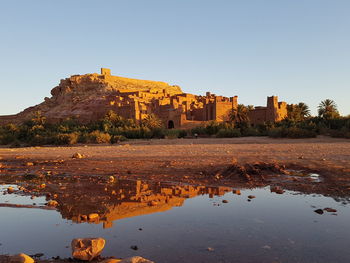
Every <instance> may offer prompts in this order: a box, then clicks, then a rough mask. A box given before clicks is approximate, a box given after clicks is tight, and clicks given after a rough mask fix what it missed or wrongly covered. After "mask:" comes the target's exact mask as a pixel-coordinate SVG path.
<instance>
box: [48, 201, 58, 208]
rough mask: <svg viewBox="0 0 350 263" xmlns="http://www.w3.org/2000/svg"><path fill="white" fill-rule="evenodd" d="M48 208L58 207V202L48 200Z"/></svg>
mask: <svg viewBox="0 0 350 263" xmlns="http://www.w3.org/2000/svg"><path fill="white" fill-rule="evenodd" d="M47 205H48V206H52V207H56V206H58V202H57V201H56V200H50V201H49V202H47Z"/></svg>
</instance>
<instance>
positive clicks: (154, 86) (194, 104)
mask: <svg viewBox="0 0 350 263" xmlns="http://www.w3.org/2000/svg"><path fill="white" fill-rule="evenodd" d="M51 95H52V97H51V98H45V101H44V102H42V103H41V104H39V105H36V106H33V107H30V108H27V109H25V110H24V111H22V112H20V113H18V114H15V115H8V116H0V124H1V123H2V124H4V123H10V122H15V123H18V122H21V121H24V120H27V119H30V118H31V116H32V115H33V113H34V112H36V111H40V112H41V113H42V115H43V116H45V117H46V118H47V120H48V121H50V122H58V121H62V120H64V119H66V118H71V117H74V118H76V119H77V120H78V121H80V122H81V123H88V122H91V121H95V120H98V119H101V118H103V117H104V115H105V114H106V113H107V112H108V111H110V110H112V111H114V112H115V113H117V114H118V115H120V116H122V117H124V118H128V119H134V120H135V121H141V120H142V119H144V118H145V117H147V116H148V115H149V114H155V115H156V116H158V117H159V118H160V119H161V120H162V121H163V123H164V124H165V125H166V127H167V128H169V129H171V128H190V127H194V126H197V125H200V124H203V123H205V122H208V121H217V122H225V121H229V116H230V113H231V112H232V111H233V110H234V109H235V108H237V106H238V97H237V96H234V97H230V98H228V97H223V96H216V95H215V94H211V93H210V92H207V93H206V95H205V96H200V95H193V94H189V93H184V92H182V90H181V88H180V87H179V86H176V85H173V86H171V85H169V84H167V83H165V82H160V81H149V80H137V79H129V78H124V77H119V76H113V75H111V70H110V69H107V68H101V74H97V73H93V74H85V75H73V76H71V77H69V78H66V79H62V80H61V82H60V84H59V85H58V86H57V87H55V88H53V89H52V90H51ZM286 117H287V103H286V102H279V101H278V97H277V96H271V97H267V105H266V106H264V107H262V106H258V107H254V108H253V109H252V110H250V111H249V119H250V122H251V124H252V125H258V124H262V123H266V122H279V121H281V120H283V119H284V118H286Z"/></svg>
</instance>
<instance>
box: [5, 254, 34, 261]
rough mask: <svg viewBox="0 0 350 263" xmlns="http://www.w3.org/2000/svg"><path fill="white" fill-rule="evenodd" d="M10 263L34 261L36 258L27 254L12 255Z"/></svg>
mask: <svg viewBox="0 0 350 263" xmlns="http://www.w3.org/2000/svg"><path fill="white" fill-rule="evenodd" d="M10 263H34V259H32V258H31V257H30V256H28V255H26V254H23V253H21V254H18V255H14V256H10Z"/></svg>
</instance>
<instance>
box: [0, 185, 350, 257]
mask: <svg viewBox="0 0 350 263" xmlns="http://www.w3.org/2000/svg"><path fill="white" fill-rule="evenodd" d="M248 195H255V196H256V198H255V199H253V200H252V201H251V202H248V201H247V196H248ZM4 198H5V199H6V198H8V195H5V196H2V195H1V196H0V202H1V203H3V200H4ZM223 199H226V200H228V201H229V203H227V204H223V203H222V200H223ZM30 201H31V203H32V202H33V200H30ZM214 204H220V205H219V206H216V205H214ZM325 207H332V208H335V209H337V210H338V212H337V214H338V215H337V216H335V215H332V213H327V212H325V214H323V215H318V214H316V213H314V212H313V211H314V210H315V209H317V208H321V209H323V208H325ZM349 218H350V209H349V205H344V204H341V203H339V202H335V201H334V200H333V199H332V198H328V197H323V196H305V195H296V194H295V193H292V192H287V193H285V194H283V195H277V194H275V193H270V191H269V189H267V188H266V189H254V190H245V191H242V195H240V196H239V195H234V194H232V193H227V194H225V195H224V196H222V197H217V196H215V197H213V198H209V196H208V195H205V196H197V197H194V198H191V199H187V200H186V201H185V203H184V206H182V207H174V208H173V209H171V210H169V211H166V212H164V213H154V214H149V215H144V216H137V217H133V218H126V219H122V220H118V221H115V222H114V226H113V227H112V228H108V229H103V228H102V225H101V224H99V225H95V224H86V223H85V224H75V223H71V221H68V220H63V219H62V218H61V216H60V214H59V213H58V212H56V211H46V210H40V209H27V208H22V209H14V208H0V226H1V234H0V243H2V245H1V246H0V253H1V254H5V253H11V254H12V253H19V252H24V253H27V254H34V253H40V252H41V253H44V254H45V256H47V257H49V256H57V255H60V256H64V257H68V256H70V248H66V246H70V242H71V240H72V239H73V238H76V237H103V238H105V239H106V240H107V243H106V247H105V250H104V252H103V255H105V256H108V255H113V256H117V257H127V256H132V255H141V256H144V257H146V258H150V259H153V260H155V261H156V262H273V261H281V262H350V252H349V249H348V246H349V244H350V223H349ZM139 228H142V229H143V230H142V231H140V230H138V229H139ZM131 245H137V246H138V247H139V250H138V251H133V250H131V249H130V246H131ZM208 247H212V248H213V249H214V251H207V248H208Z"/></svg>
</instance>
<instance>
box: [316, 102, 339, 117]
mask: <svg viewBox="0 0 350 263" xmlns="http://www.w3.org/2000/svg"><path fill="white" fill-rule="evenodd" d="M318 116H319V117H321V118H323V119H325V120H330V119H335V118H338V117H339V116H340V115H339V112H338V108H337V104H336V103H335V102H334V101H333V100H330V99H326V100H323V101H321V102H320V104H319V105H318Z"/></svg>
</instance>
